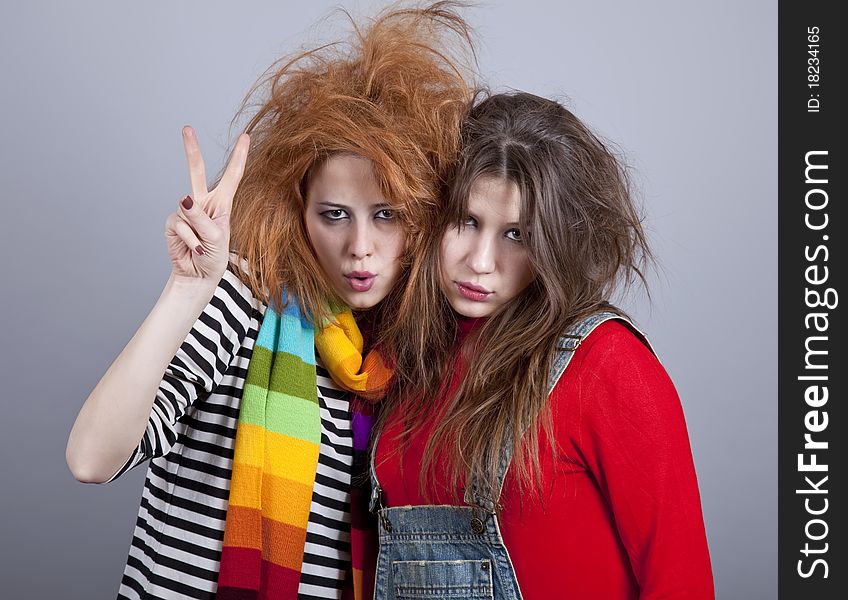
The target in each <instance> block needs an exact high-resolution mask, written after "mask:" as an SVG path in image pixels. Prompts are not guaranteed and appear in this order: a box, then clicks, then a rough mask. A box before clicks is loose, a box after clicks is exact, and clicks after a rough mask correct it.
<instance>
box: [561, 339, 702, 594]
mask: <svg viewBox="0 0 848 600" xmlns="http://www.w3.org/2000/svg"><path fill="white" fill-rule="evenodd" d="M592 335H597V336H598V337H597V338H596V339H595V340H594V341H593V343H592V344H587V342H589V341H590V340H591V337H592V336H590V337H589V338H587V340H586V342H584V344H587V346H588V348H587V352H585V354H584V356H583V358H582V361H581V362H582V365H581V366H582V368H581V370H580V372H581V377H580V380H581V387H580V394H579V400H578V401H579V403H580V414H581V420H582V423H583V425H582V427H581V433H580V439H579V440H578V444H579V447H580V452H581V453H582V455H583V457H584V459H585V461H586V464H587V466H588V468H589V469H590V471H591V472H592V474H593V476H594V478H595V480H596V482H597V484H598V486H599V487H600V489H601V492H602V494H603V495H604V496H605V497H606V499H607V501H608V502H609V505H610V507H611V509H612V514H613V517H614V519H615V524H616V527H617V529H618V533H619V536H620V538H621V541H622V543H623V546H624V548H625V549H626V551H627V554H628V557H629V559H630V564H631V567H632V569H633V573H634V575H635V576H636V579H637V581H638V583H639V588H640V596H639V597H640V598H641V599H642V600H647V599H659V598H663V599H664V600H671V599H673V598H674V599H677V598H679V599H681V600H683V599H686V600H709V599H712V598H714V591H713V581H712V571H711V566H710V556H709V551H708V548H707V539H706V534H705V530H704V521H703V516H702V513H701V501H700V494H699V491H698V481H697V479H696V476H695V467H694V463H693V460H692V452H691V450H690V446H689V436H688V433H687V430H686V422H685V420H684V416H683V409H682V407H681V404H680V399H679V397H678V395H677V391H676V390H675V388H674V385H673V384H672V382H671V379H670V378H669V376H668V374H667V373H666V371H665V369H663V367H662V365H661V364H660V363H659V361H658V360H657V359H656V357H655V356H654V355H653V354H652V353H651V352H650V350H648V348H647V347H646V346H644V345H643V344H642V343H641V341H639V340H638V339H637V338H636V337H635V336H634V335H633V334H632V333H631V332H630V331H629V330H627V329H626V328H625V327H624V326H622V325H620V324H617V323H616V324H613V325H611V326H609V327H606V328H605V329H603V332H602V328H598V330H596V333H595V334H592ZM576 359H577V356H575V360H576ZM573 366H577V365H573Z"/></svg>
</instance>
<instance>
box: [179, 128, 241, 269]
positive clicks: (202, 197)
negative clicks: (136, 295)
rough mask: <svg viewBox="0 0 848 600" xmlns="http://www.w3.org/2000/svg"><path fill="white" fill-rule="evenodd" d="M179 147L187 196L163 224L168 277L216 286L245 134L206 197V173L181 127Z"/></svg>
mask: <svg viewBox="0 0 848 600" xmlns="http://www.w3.org/2000/svg"><path fill="white" fill-rule="evenodd" d="M183 145H184V147H185V154H186V160H187V161H188V173H189V177H190V178H191V196H186V197H185V198H183V199H182V200H181V201H180V203H179V208H178V209H177V211H176V212H174V213H171V214H170V215H168V219H167V220H166V222H165V239H166V241H167V243H168V254H169V255H170V257H171V263H172V277H173V278H176V279H183V280H188V281H189V282H192V283H201V282H202V283H211V284H212V285H217V284H218V281H220V279H221V277H223V275H224V271H225V270H226V268H227V261H228V260H229V251H230V211H231V209H232V206H233V196H234V195H235V193H236V189H237V188H238V185H239V182H240V181H241V177H242V175H243V174H244V165H245V162H246V160H247V150H248V147H249V146H250V138H249V137H248V135H247V134H245V133H243V134H241V135H240V136H239V138H238V140H237V141H236V146H235V148H234V149H233V153H232V155H231V156H230V161H229V163H227V168H226V170H225V171H224V175H223V176H222V177H221V181H220V182H219V183H218V185H217V186H216V187H215V189H213V190H211V191H208V190H207V189H206V168H205V166H204V164H203V156H202V155H201V154H200V147H199V146H198V144H197V136H196V134H195V132H194V129H192V128H191V127H189V126H186V127H183Z"/></svg>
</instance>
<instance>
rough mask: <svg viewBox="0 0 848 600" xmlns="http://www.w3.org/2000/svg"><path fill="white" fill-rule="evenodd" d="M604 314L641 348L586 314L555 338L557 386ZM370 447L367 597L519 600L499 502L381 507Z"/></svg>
mask: <svg viewBox="0 0 848 600" xmlns="http://www.w3.org/2000/svg"><path fill="white" fill-rule="evenodd" d="M610 319H619V320H621V321H624V322H625V323H627V324H628V325H629V326H630V327H631V328H632V330H633V331H634V332H635V333H636V334H637V336H639V337H640V339H641V340H642V341H643V342H645V343H646V345H648V347H649V348H650V344H648V342H647V339H646V338H645V336H644V335H643V334H642V333H641V332H640V331H639V330H638V329H637V328H636V327H635V326H634V325H633V323H631V322H630V320H628V319H626V318H625V317H622V316H620V315H618V314H616V313H612V312H601V313H597V314H594V315H591V316H590V317H587V318H586V319H584V320H583V321H581V322H580V323H578V324H577V325H575V326H574V327H572V328H570V329H569V330H568V331H567V332H566V333H565V334H564V335H563V336H562V337H561V338H560V342H559V344H558V348H557V354H556V356H555V358H554V362H553V365H552V367H551V372H550V377H549V380H548V393H550V392H551V391H552V390H553V388H554V386H556V384H557V382H558V381H559V379H560V377H561V376H562V374H563V372H565V369H566V367H567V366H568V364H569V362H570V361H571V357H572V356H573V355H574V351H575V350H576V349H577V346H579V345H580V342H581V341H583V339H584V338H585V337H586V336H587V335H589V334H590V333H591V332H592V331H593V330H594V329H595V328H596V327H597V326H598V325H600V324H601V323H603V322H605V321H608V320H610ZM376 447H377V443H376V440H375V442H374V445H373V446H372V448H373V449H372V451H371V459H370V462H371V466H370V473H371V503H370V508H371V512H375V511H377V515H378V529H379V539H380V551H379V554H378V556H377V573H376V578H375V588H374V600H413V599H415V600H425V599H428V598H433V599H435V598H446V599H449V600H460V599H461V600H478V599H484V598H485V599H489V600H520V599H521V590H520V589H519V586H518V580H517V579H516V576H515V570H514V569H513V566H512V561H511V560H510V557H509V552H507V549H506V546H505V545H504V543H503V538H502V537H501V531H500V526H499V523H498V515H497V511H498V499H497V498H495V499H492V498H487V497H486V496H485V495H483V494H481V493H479V489H478V486H476V485H474V484H473V483H472V484H471V485H470V486H469V487H468V488H467V489H466V492H465V498H464V501H465V503H466V506H398V507H386V506H384V503H383V493H382V490H381V489H380V482H379V481H378V480H377V471H376V468H375V466H374V454H375V450H374V449H375V448H376ZM511 459H512V447H511V445H510V444H503V445H502V446H501V454H500V462H499V465H498V490H499V494H500V490H502V489H503V482H504V477H505V476H506V472H507V469H508V468H509V464H510V461H511Z"/></svg>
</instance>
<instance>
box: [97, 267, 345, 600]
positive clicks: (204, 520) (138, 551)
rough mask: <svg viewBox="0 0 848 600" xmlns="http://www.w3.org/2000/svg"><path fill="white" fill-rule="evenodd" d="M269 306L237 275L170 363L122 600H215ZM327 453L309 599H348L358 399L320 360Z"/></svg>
mask: <svg viewBox="0 0 848 600" xmlns="http://www.w3.org/2000/svg"><path fill="white" fill-rule="evenodd" d="M265 309H266V306H265V304H264V303H263V302H262V301H261V300H259V299H258V298H256V297H255V296H254V295H253V293H252V292H251V291H250V289H249V288H248V287H247V286H246V285H245V284H244V283H243V282H242V281H241V280H240V279H239V278H238V277H237V276H236V275H235V273H233V272H232V271H231V270H229V269H228V270H227V271H226V272H225V274H224V277H223V278H222V279H221V281H220V283H219V284H218V287H217V289H216V290H215V295H214V296H213V298H212V300H211V301H210V302H209V304H208V305H207V306H206V308H205V309H204V310H203V313H202V314H201V315H200V317H199V318H198V320H197V321H196V322H195V324H194V326H193V327H192V329H191V331H190V332H189V334H188V336H187V337H186V339H185V341H184V342H183V344H182V345H181V347H180V349H179V351H178V352H177V354H176V355H175V356H174V358H173V359H172V360H171V363H170V364H169V365H168V368H167V369H166V371H165V374H164V376H163V378H162V382H161V383H160V384H159V389H158V392H157V394H156V399H155V402H154V405H153V409H152V411H151V413H150V419H149V421H148V424H147V429H146V431H145V433H144V437H143V438H142V440H141V442H140V443H139V445H138V448H137V449H136V450H135V452H134V453H133V455H132V456H130V457H129V459H128V460H127V462H126V463H125V464H124V466H123V467H121V469H120V470H119V471H118V472H117V473H116V474H115V475H114V476H113V477H112V479H115V478H117V477H119V476H120V475H121V474H122V473H124V472H126V471H127V470H129V469H131V468H132V467H134V466H136V465H138V464H140V463H142V462H144V461H146V460H148V459H151V460H150V463H149V466H148V469H147V479H146V481H145V485H144V491H143V493H142V497H141V506H140V507H139V512H138V519H137V521H136V526H135V531H134V534H133V540H132V544H131V546H130V551H129V557H128V558H127V565H126V568H125V570H124V576H123V579H122V581H121V587H120V590H119V592H118V598H144V599H153V598H168V599H171V598H214V595H215V590H216V589H217V581H218V567H219V564H220V558H221V546H222V544H223V539H224V523H225V520H226V514H227V502H228V499H229V492H230V477H231V474H232V459H233V446H234V444H235V437H236V424H237V422H238V413H239V403H240V400H241V395H242V390H243V389H244V380H245V377H246V375H247V366H248V363H249V362H250V357H251V354H252V352H253V344H254V342H255V341H256V337H257V335H258V333H259V326H260V324H261V321H262V315H263V314H264V312H265ZM317 359H318V356H317V354H316V362H317V372H318V376H317V387H318V402H319V406H320V413H321V448H320V454H319V458H318V470H317V473H316V477H315V485H314V488H313V492H312V503H311V507H310V513H309V521H308V523H307V527H306V546H305V548H304V559H303V567H302V570H301V578H300V586H299V588H298V597H299V598H302V599H304V600H309V599H312V598H336V599H338V598H341V596H342V591H343V588H344V586H345V582H346V578H347V577H349V575H348V573H349V571H350V479H351V469H352V462H353V443H352V439H353V434H352V429H351V413H350V405H349V400H348V396H347V394H346V393H345V392H343V391H341V390H340V389H339V388H338V387H337V386H336V384H335V383H334V382H333V380H332V379H331V378H330V376H329V374H328V372H327V371H326V370H325V369H324V368H323V366H322V365H321V364H320V362H318V361H317Z"/></svg>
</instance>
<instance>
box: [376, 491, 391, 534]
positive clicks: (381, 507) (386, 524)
mask: <svg viewBox="0 0 848 600" xmlns="http://www.w3.org/2000/svg"><path fill="white" fill-rule="evenodd" d="M385 497H386V496H385V494H384V493H383V488H381V487H379V486H377V518H378V519H379V520H380V524H381V525H382V526H383V529H385V530H386V532H387V533H391V532H392V522H391V521H389V517H388V515H386V503H385V502H384V499H385Z"/></svg>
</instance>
